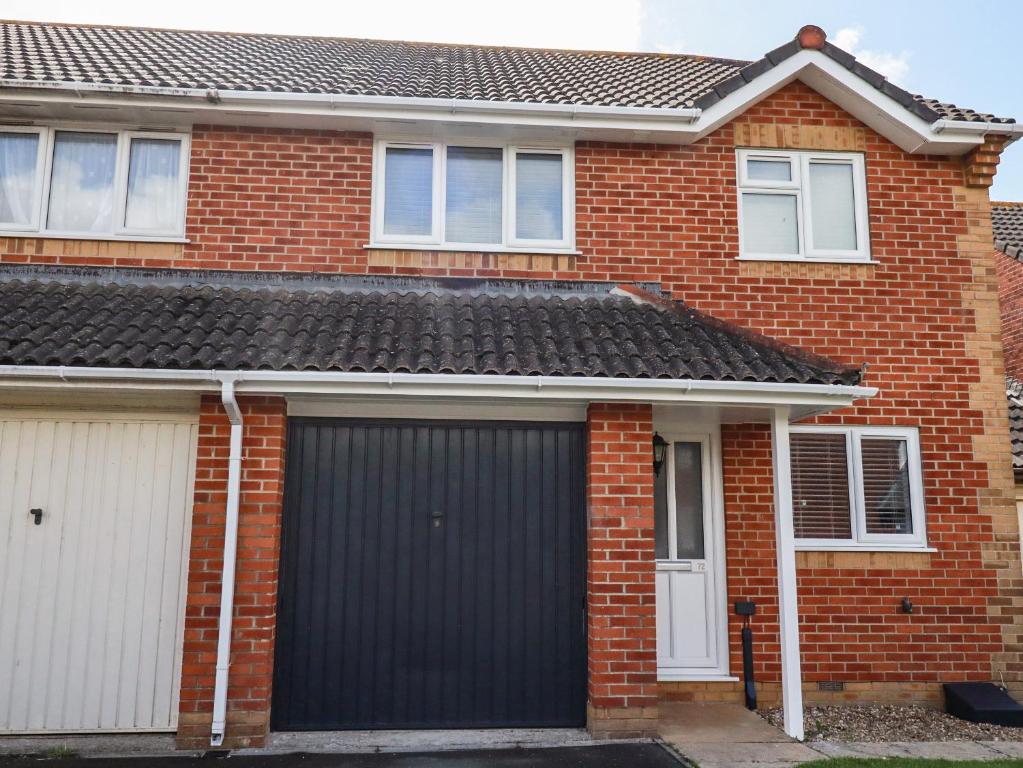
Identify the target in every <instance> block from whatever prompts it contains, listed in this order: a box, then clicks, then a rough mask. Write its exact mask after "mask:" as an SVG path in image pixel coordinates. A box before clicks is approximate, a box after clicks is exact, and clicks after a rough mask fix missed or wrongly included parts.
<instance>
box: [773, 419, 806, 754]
mask: <svg viewBox="0 0 1023 768" xmlns="http://www.w3.org/2000/svg"><path fill="white" fill-rule="evenodd" d="M771 448H772V450H771V455H772V456H773V463H774V531H775V537H776V540H777V549H778V624H779V629H780V631H781V695H782V706H783V707H784V708H785V733H787V734H788V735H789V736H791V737H792V738H794V739H799V740H800V741H802V740H803V674H802V670H800V668H799V610H798V608H797V605H796V549H795V542H794V538H795V537H794V535H793V530H792V467H791V465H790V453H789V409H788V407H778V408H775V409H774V413H773V414H772V415H771Z"/></svg>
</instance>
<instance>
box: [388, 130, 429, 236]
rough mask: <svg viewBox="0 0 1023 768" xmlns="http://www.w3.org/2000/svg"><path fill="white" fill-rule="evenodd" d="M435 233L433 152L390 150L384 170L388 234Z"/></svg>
mask: <svg viewBox="0 0 1023 768" xmlns="http://www.w3.org/2000/svg"><path fill="white" fill-rule="evenodd" d="M432 232H433V150H432V149H413V148H405V147H388V149H387V155H386V159H385V170H384V233H385V234H388V235H429V234H431V233H432Z"/></svg>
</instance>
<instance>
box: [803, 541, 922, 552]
mask: <svg viewBox="0 0 1023 768" xmlns="http://www.w3.org/2000/svg"><path fill="white" fill-rule="evenodd" d="M795 549H796V551H797V552H921V553H926V552H937V551H938V550H937V549H935V548H934V547H928V546H926V545H919V546H904V547H899V546H892V545H890V544H889V545H885V544H800V543H799V542H798V541H797V542H796V545H795Z"/></svg>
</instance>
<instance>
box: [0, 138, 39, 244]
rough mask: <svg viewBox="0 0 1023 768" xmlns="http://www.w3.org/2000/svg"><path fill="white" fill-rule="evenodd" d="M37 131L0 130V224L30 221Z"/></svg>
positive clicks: (36, 154)
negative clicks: (4, 131) (16, 131)
mask: <svg viewBox="0 0 1023 768" xmlns="http://www.w3.org/2000/svg"><path fill="white" fill-rule="evenodd" d="M38 153H39V135H38V134H35V133H0V224H30V223H31V222H32V214H33V211H32V205H33V203H34V202H35V194H34V193H35V186H36V159H37V157H38Z"/></svg>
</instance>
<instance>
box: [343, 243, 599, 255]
mask: <svg viewBox="0 0 1023 768" xmlns="http://www.w3.org/2000/svg"><path fill="white" fill-rule="evenodd" d="M363 248H365V249H366V250H368V251H447V252H452V253H517V254H543V255H548V254H549V255H552V256H582V251H577V250H575V249H574V248H519V247H514V248H512V247H508V246H496V245H481V246H480V247H473V248H470V247H467V246H457V245H429V244H424V243H366V244H365V245H364V246H363Z"/></svg>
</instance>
